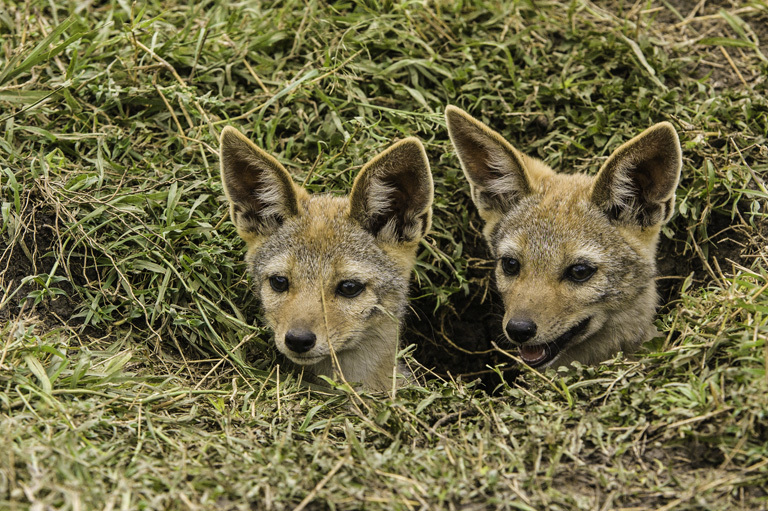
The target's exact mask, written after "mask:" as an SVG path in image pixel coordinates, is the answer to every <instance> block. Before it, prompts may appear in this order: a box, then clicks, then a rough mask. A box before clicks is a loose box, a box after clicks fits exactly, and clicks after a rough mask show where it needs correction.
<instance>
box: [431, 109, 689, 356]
mask: <svg viewBox="0 0 768 511" xmlns="http://www.w3.org/2000/svg"><path fill="white" fill-rule="evenodd" d="M446 119H447V122H448V132H449V134H450V137H451V140H452V142H453V145H454V146H455V148H456V151H457V153H458V156H459V160H460V161H461V165H462V167H463V169H464V173H465V175H466V176H467V179H468V180H469V182H470V191H471V196H472V200H473V201H474V203H475V205H476V206H477V208H478V210H479V213H480V216H481V217H482V219H483V220H484V221H485V227H484V231H483V232H484V234H485V238H486V241H487V242H488V245H489V246H490V249H491V254H492V256H493V258H494V259H495V260H496V283H497V287H498V288H499V291H500V292H501V295H502V298H503V301H504V306H505V314H504V320H503V321H504V323H503V326H504V331H505V333H506V336H507V337H508V339H509V340H510V341H511V342H512V343H514V344H515V345H516V346H517V347H518V348H519V353H520V357H521V358H522V359H523V360H524V361H525V362H526V363H527V364H528V365H530V366H533V367H543V366H549V365H555V366H559V365H567V364H569V363H570V362H571V361H573V360H578V361H579V362H582V363H586V364H594V363H598V362H600V361H602V360H605V359H607V358H610V357H611V356H612V355H614V354H615V353H617V352H618V351H619V350H622V351H624V352H632V351H634V350H635V349H636V348H637V347H638V346H639V344H641V343H642V342H644V341H646V340H648V339H649V338H650V337H652V336H653V333H654V332H655V329H654V328H653V317H654V315H655V311H656V304H657V301H658V297H657V293H656V284H655V282H654V277H655V274H656V261H655V257H656V246H657V243H658V238H659V231H660V229H661V226H662V225H663V224H664V223H666V222H667V221H668V220H669V218H670V216H671V215H672V212H673V209H674V204H675V188H676V187H677V182H678V180H679V177H680V169H681V166H682V157H681V152H680V142H679V141H678V138H677V133H676V132H675V130H674V128H673V127H672V125H671V124H669V123H667V122H662V123H659V124H656V125H654V126H652V127H651V128H649V129H647V130H645V131H644V132H643V133H641V134H640V135H638V136H636V137H635V138H633V139H632V140H630V141H629V142H627V143H625V144H624V145H622V146H621V147H619V148H618V149H616V151H614V152H613V154H612V155H611V156H610V157H609V158H608V160H607V161H606V162H605V163H604V164H603V165H602V167H601V168H600V170H599V171H598V173H597V175H596V177H589V176H587V175H584V174H574V175H566V174H558V173H555V172H554V171H553V170H552V169H550V168H549V167H548V166H547V165H545V164H544V163H542V162H541V161H539V160H537V159H535V158H531V157H529V156H526V155H524V154H522V153H521V152H519V151H517V150H516V149H515V148H514V147H512V146H511V145H510V144H509V143H508V142H507V141H505V140H504V139H503V138H502V137H501V135H499V134H498V133H496V132H494V131H492V130H491V129H490V128H488V127H487V126H485V125H484V124H482V123H481V122H479V121H477V120H475V119H473V118H472V117H471V116H469V115H468V114H467V113H466V112H463V111H462V110H460V109H458V108H455V107H452V106H449V107H448V108H447V109H446Z"/></svg>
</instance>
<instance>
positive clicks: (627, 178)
mask: <svg viewBox="0 0 768 511" xmlns="http://www.w3.org/2000/svg"><path fill="white" fill-rule="evenodd" d="M682 165H683V159H682V152H681V150H680V141H679V139H678V138H677V132H676V131H675V128H673V127H672V125H671V124H670V123H668V122H661V123H659V124H656V125H654V126H651V127H650V128H648V129H647V130H645V131H644V132H642V133H641V134H640V135H638V136H636V137H635V138H633V139H632V140H630V141H629V142H627V143H625V144H623V145H622V146H620V147H619V148H618V149H616V150H615V151H614V152H613V154H611V156H610V157H609V158H608V160H607V161H606V162H605V164H604V165H603V166H602V168H601V169H600V172H598V174H597V177H596V179H595V183H594V185H593V186H592V196H591V198H592V202H593V203H595V204H597V205H598V206H599V207H600V208H601V209H603V211H605V212H606V214H607V215H608V216H609V217H610V218H611V219H612V220H614V221H617V222H620V223H624V224H629V225H637V226H639V227H650V226H654V225H660V224H663V223H665V222H667V220H669V219H670V217H671V216H672V213H673V211H674V208H675V189H676V188H677V183H678V181H679V180H680V169H681V168H682Z"/></svg>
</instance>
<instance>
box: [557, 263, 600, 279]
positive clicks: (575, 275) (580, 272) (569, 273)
mask: <svg viewBox="0 0 768 511" xmlns="http://www.w3.org/2000/svg"><path fill="white" fill-rule="evenodd" d="M596 271H597V268H595V267H594V266H590V265H588V264H574V265H573V266H569V267H568V269H567V270H565V278H567V279H568V280H572V281H573V282H586V281H588V280H589V279H590V278H591V277H592V275H594V274H595V272H596Z"/></svg>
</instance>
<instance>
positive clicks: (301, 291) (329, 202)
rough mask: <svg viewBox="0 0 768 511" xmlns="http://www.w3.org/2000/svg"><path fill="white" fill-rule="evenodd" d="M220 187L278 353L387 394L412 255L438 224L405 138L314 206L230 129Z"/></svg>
mask: <svg viewBox="0 0 768 511" xmlns="http://www.w3.org/2000/svg"><path fill="white" fill-rule="evenodd" d="M221 176H222V181H223V183H224V190H225V192H226V194H227V197H228V198H229V201H230V215H231V218H232V222H233V223H234V224H235V227H236V228H237V232H238V234H239V235H240V237H242V238H243V240H245V242H246V245H247V249H248V251H247V254H246V256H245V260H246V263H247V265H248V271H249V273H250V274H251V276H252V278H253V282H254V287H255V290H256V294H257V295H258V297H259V299H260V302H261V305H262V307H263V310H264V318H265V320H266V322H267V324H268V325H269V327H270V328H271V329H272V330H273V331H274V334H275V343H276V344H277V348H278V349H279V350H280V351H281V352H282V353H283V354H284V355H285V356H286V357H288V358H289V359H290V360H292V361H293V362H295V363H296V364H300V365H303V366H308V367H309V368H310V369H311V371H312V372H313V373H314V374H315V375H324V376H329V377H334V376H336V375H337V373H338V371H339V370H340V371H341V373H342V374H343V376H344V378H345V379H346V380H347V381H349V382H359V383H360V384H361V385H362V386H363V387H364V388H366V389H370V390H385V389H387V388H391V385H392V376H393V368H394V367H395V364H396V360H395V358H396V354H397V344H398V331H399V327H400V320H401V319H402V317H403V315H404V313H405V309H406V305H407V298H408V296H407V295H408V282H409V279H410V274H411V271H412V268H413V264H414V261H415V256H416V247H417V245H418V244H419V241H420V240H421V238H422V237H423V236H424V235H425V234H426V232H427V231H428V230H429V227H430V224H431V218H432V195H433V186H432V174H431V173H430V170H429V162H428V161H427V156H426V153H425V151H424V147H423V146H422V145H421V142H419V141H418V140H417V139H415V138H407V139H405V140H402V141H401V142H398V143H396V144H394V145H393V146H392V147H390V148H389V149H387V150H386V151H384V152H383V153H381V154H380V155H378V156H376V157H375V158H374V159H373V160H371V161H370V162H369V163H368V164H367V165H365V166H364V167H363V169H362V170H361V171H360V173H359V174H358V176H357V178H356V179H355V181H354V184H353V186H352V192H351V193H350V195H349V197H334V196H332V195H315V196H311V195H310V194H309V193H308V192H307V191H306V190H304V189H303V188H301V187H299V186H297V185H296V184H294V182H293V180H292V179H291V176H290V175H289V174H288V171H287V170H286V169H285V168H284V167H283V166H282V165H281V164H280V163H279V162H278V161H277V160H276V159H275V158H273V157H272V156H270V155H268V154H267V153H265V152H264V151H262V150H261V149H259V148H258V147H256V146H255V145H254V144H253V143H251V142H250V141H249V140H248V139H247V138H246V137H245V136H243V135H242V134H241V133H240V132H239V131H237V130H236V129H234V128H231V127H227V128H224V130H223V131H222V133H221Z"/></svg>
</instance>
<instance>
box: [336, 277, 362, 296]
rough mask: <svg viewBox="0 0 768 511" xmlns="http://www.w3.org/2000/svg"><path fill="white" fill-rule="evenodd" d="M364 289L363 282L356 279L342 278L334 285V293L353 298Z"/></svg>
mask: <svg viewBox="0 0 768 511" xmlns="http://www.w3.org/2000/svg"><path fill="white" fill-rule="evenodd" d="M363 289H365V284H363V283H362V282H358V281H356V280H342V281H341V282H339V285H338V286H337V287H336V294H339V295H341V296H343V297H344V298H354V297H356V296H357V295H359V294H360V293H362V292H363Z"/></svg>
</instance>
